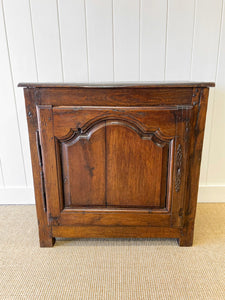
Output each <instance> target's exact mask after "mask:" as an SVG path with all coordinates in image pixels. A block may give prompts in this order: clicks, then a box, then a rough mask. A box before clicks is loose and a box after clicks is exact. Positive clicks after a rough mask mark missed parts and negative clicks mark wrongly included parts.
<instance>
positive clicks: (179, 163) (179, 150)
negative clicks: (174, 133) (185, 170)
mask: <svg viewBox="0 0 225 300" xmlns="http://www.w3.org/2000/svg"><path fill="white" fill-rule="evenodd" d="M182 160H183V153H182V147H181V144H179V145H178V147H177V155H176V178H175V191H176V192H179V191H180V186H181V177H182V170H181V168H182Z"/></svg>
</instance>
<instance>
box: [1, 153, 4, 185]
mask: <svg viewBox="0 0 225 300" xmlns="http://www.w3.org/2000/svg"><path fill="white" fill-rule="evenodd" d="M0 155H1V152H0ZM0 157H1V156H0ZM4 185H5V184H4V179H3V171H2V163H1V159H0V188H2V187H4Z"/></svg>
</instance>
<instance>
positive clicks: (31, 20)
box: [28, 0, 39, 82]
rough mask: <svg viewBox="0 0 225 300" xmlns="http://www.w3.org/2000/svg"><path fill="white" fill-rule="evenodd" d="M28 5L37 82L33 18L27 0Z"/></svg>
mask: <svg viewBox="0 0 225 300" xmlns="http://www.w3.org/2000/svg"><path fill="white" fill-rule="evenodd" d="M28 6H29V13H30V24H31V33H32V42H33V48H34V64H35V69H36V76H37V81H38V82H39V75H38V66H37V53H36V46H35V39H34V27H33V18H32V12H31V4H30V0H29V1H28Z"/></svg>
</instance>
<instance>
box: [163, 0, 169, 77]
mask: <svg viewBox="0 0 225 300" xmlns="http://www.w3.org/2000/svg"><path fill="white" fill-rule="evenodd" d="M168 18H169V0H167V2H166V33H165V56H164V80H166V67H167V66H166V65H167V39H168Z"/></svg>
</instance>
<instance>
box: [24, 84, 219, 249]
mask: <svg viewBox="0 0 225 300" xmlns="http://www.w3.org/2000/svg"><path fill="white" fill-rule="evenodd" d="M19 86H20V87H24V93H25V100H26V111H27V121H28V128H29V138H30V148H31V157H32V167H33V178H34V187H35V198H36V209H37V217H38V226H39V238H40V245H41V247H51V246H53V245H54V241H55V237H74V238H76V237H77V238H81V237H98V238H99V237H114V238H115V237H120V238H121V237H122V238H123V237H137V238H138V237H140V238H146V237H154V238H155V237H160V238H162V237H167V238H177V239H178V240H179V245H180V246H191V245H192V242H193V231H194V220H195V212H196V203H197V194H198V184H199V172H200V162H201V153H202V144H203V136H204V127H205V118H206V110H207V101H208V91H209V87H213V86H214V83H204V82H203V83H195V82H186V83H139V84H138V83H136V84H135V83H133V84H131V83H130V84H115V83H114V84H110V85H104V84H99V85H91V84H90V85H84V84H83V85H82V84H80V85H79V84H51V83H50V84H47V83H42V84H41V83H21V84H19Z"/></svg>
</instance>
